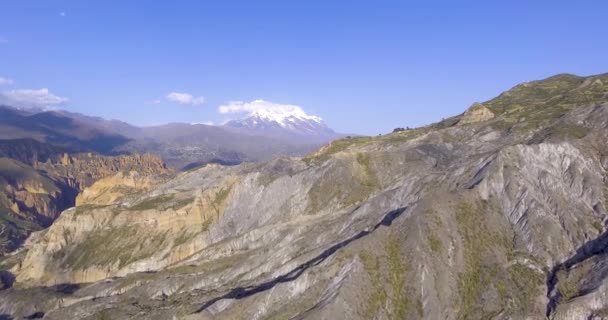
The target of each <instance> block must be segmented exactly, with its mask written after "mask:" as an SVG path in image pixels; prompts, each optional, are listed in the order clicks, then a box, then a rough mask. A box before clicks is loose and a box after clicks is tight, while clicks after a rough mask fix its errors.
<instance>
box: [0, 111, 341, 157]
mask: <svg viewBox="0 0 608 320" xmlns="http://www.w3.org/2000/svg"><path fill="white" fill-rule="evenodd" d="M260 114H272V115H273V117H260ZM277 119H278V120H279V122H277V121H276V120H277ZM283 120H285V121H283ZM249 124H253V125H249ZM341 136H343V135H340V134H337V133H335V132H334V131H333V130H331V129H329V128H328V127H327V126H326V125H325V124H324V123H323V122H322V120H321V119H320V118H318V117H315V116H308V115H306V114H305V113H303V112H301V113H300V114H297V115H294V114H290V113H288V114H281V113H279V112H277V111H268V112H267V113H264V111H263V110H260V111H258V112H257V113H255V114H253V115H251V116H250V117H249V118H247V119H244V120H239V121H232V122H229V123H227V124H226V125H224V126H211V125H204V124H186V123H170V124H166V125H159V126H151V127H136V126H133V125H130V124H128V123H125V122H122V121H117V120H106V119H103V118H99V117H90V116H86V115H82V114H78V113H72V112H67V111H56V110H54V111H45V110H34V109H17V108H13V107H8V106H0V137H1V138H0V139H1V140H13V139H24V138H27V139H34V140H37V141H40V142H44V143H47V144H50V145H52V146H55V147H61V148H64V149H67V150H69V151H71V152H88V151H93V152H98V153H101V154H106V155H116V154H125V153H145V152H150V153H154V154H157V155H158V156H160V157H161V158H162V159H163V160H164V161H165V162H166V163H167V164H169V165H170V166H172V167H175V168H177V169H190V168H192V167H196V166H200V165H204V164H206V163H210V162H216V163H222V164H238V163H241V162H243V161H260V160H267V159H270V158H272V157H274V156H277V155H281V154H282V155H304V154H306V153H308V152H310V151H312V150H314V149H316V148H318V147H319V146H320V145H323V144H325V143H327V142H329V141H331V140H333V139H336V138H338V137H341Z"/></svg>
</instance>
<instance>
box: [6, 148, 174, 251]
mask: <svg viewBox="0 0 608 320" xmlns="http://www.w3.org/2000/svg"><path fill="white" fill-rule="evenodd" d="M9 154H10V153H9ZM22 160H24V161H26V160H29V161H31V162H30V164H26V163H23V162H21V161H18V160H15V159H9V158H0V225H2V226H3V230H4V231H3V233H2V234H0V244H1V245H0V255H2V254H4V253H6V252H9V251H11V250H13V249H15V248H16V247H17V246H18V245H19V244H20V243H21V242H22V241H23V240H24V239H25V238H26V237H27V236H28V235H29V234H30V233H31V232H32V231H35V230H40V229H42V228H46V227H48V226H49V225H50V224H51V223H52V222H53V221H54V220H55V219H56V218H57V217H58V216H59V214H60V213H61V212H62V211H63V210H65V209H67V208H69V207H72V206H74V205H75V200H76V197H77V195H78V194H79V193H80V192H82V191H83V190H85V189H86V188H88V187H91V186H92V185H93V183H94V182H95V181H97V180H99V179H103V178H104V177H108V176H115V175H117V174H118V175H119V176H120V177H123V178H120V177H116V176H115V178H114V179H113V180H111V181H110V182H111V183H113V184H114V185H113V186H112V187H111V188H108V189H104V190H100V188H99V187H95V188H93V190H91V191H87V193H86V195H85V196H84V198H82V199H84V200H83V201H90V202H91V203H99V202H104V201H106V202H107V201H112V200H115V199H116V198H117V197H119V196H121V194H124V195H126V194H128V193H134V192H137V191H143V190H147V188H149V187H151V186H152V185H154V184H157V183H160V182H161V181H164V180H166V179H168V178H169V177H170V176H171V175H172V171H171V170H169V169H167V168H166V166H165V165H164V164H163V163H162V161H160V159H158V158H157V157H155V156H152V155H148V154H144V155H125V156H116V157H107V156H101V155H97V154H92V153H86V154H75V155H70V154H67V153H64V154H62V155H49V156H45V161H44V162H41V161H40V160H41V158H40V157H38V156H35V157H26V158H24V159H22ZM118 180H121V181H118ZM106 183H108V182H106ZM121 183H122V184H124V187H121ZM102 184H103V182H102ZM101 193H104V194H103V195H102V194H101ZM93 195H96V196H98V197H99V199H98V200H93V199H91V197H92V196H93Z"/></svg>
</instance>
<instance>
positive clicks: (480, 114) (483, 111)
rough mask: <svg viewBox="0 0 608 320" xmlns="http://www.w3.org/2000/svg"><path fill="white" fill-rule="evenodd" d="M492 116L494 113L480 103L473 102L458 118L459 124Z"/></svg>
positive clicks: (483, 119)
mask: <svg viewBox="0 0 608 320" xmlns="http://www.w3.org/2000/svg"><path fill="white" fill-rule="evenodd" d="M493 118H494V113H493V112H492V111H490V109H488V108H487V107H486V106H484V105H483V104H481V103H474V104H473V105H472V106H471V107H470V108H469V109H467V111H465V113H464V114H463V116H462V118H461V119H460V122H459V124H469V123H474V122H480V121H487V120H490V119H493Z"/></svg>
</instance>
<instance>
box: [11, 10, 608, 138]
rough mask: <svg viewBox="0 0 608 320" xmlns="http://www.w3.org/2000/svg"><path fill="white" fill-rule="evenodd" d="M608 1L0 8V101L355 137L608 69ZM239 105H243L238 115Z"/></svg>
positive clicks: (141, 121)
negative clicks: (257, 110) (546, 81)
mask: <svg viewBox="0 0 608 320" xmlns="http://www.w3.org/2000/svg"><path fill="white" fill-rule="evenodd" d="M606 12H608V1H555V0H554V1H518V0H514V1H465V0H463V1H422V0H421V1H381V0H379V1H352V0H351V1H337V0H336V1H331V0H330V1H327V0H324V1H316V0H307V1H263V0H261V1H230V0H226V1H154V2H153V1H146V2H144V1H108V0H105V1H80V0H79V1H53V0H45V1H33V0H32V1H30V0H14V1H10V0H5V1H1V2H0V99H3V100H4V102H6V101H12V102H15V101H17V102H18V103H21V104H23V106H25V107H31V106H37V107H40V106H42V107H48V108H59V109H65V110H69V111H73V112H80V113H84V114H88V115H95V116H102V117H105V118H113V119H119V120H123V121H127V122H130V123H133V124H136V125H156V124H162V123H167V122H189V123H214V124H222V123H223V122H225V121H227V120H229V119H235V118H239V117H244V116H246V115H247V114H246V112H245V111H246V110H236V111H234V112H222V111H225V110H229V108H223V109H222V108H221V106H226V105H230V106H232V105H235V104H236V105H239V104H240V105H251V103H254V102H255V101H259V100H263V101H266V102H268V104H269V105H273V106H276V105H287V106H296V107H300V108H302V109H303V110H304V111H305V112H306V113H308V114H311V115H317V116H320V117H321V118H323V119H324V121H325V122H326V123H327V124H328V125H329V126H330V127H331V128H333V129H335V130H336V131H339V132H343V133H357V134H370V135H374V134H379V133H386V132H390V131H391V130H392V129H393V128H395V127H405V126H410V127H416V126H420V125H424V124H428V123H432V122H434V121H438V120H441V118H445V117H448V116H451V115H455V114H459V113H461V112H463V111H464V110H465V109H466V108H468V107H469V106H470V105H471V104H472V103H473V102H476V101H486V100H489V99H491V98H492V97H495V96H497V95H498V94H500V93H501V92H503V91H505V90H507V89H509V88H511V87H512V86H514V85H516V84H518V83H521V82H525V81H530V80H537V79H542V78H546V77H549V76H551V75H554V74H558V73H573V74H577V75H592V74H599V73H606V72H608V59H607V58H606V53H607V52H608V41H607V40H608V35H607V34H606V26H605V13H606ZM230 110H232V109H230Z"/></svg>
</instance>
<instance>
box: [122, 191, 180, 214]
mask: <svg viewBox="0 0 608 320" xmlns="http://www.w3.org/2000/svg"><path fill="white" fill-rule="evenodd" d="M174 197H175V195H174V194H163V195H160V196H157V197H153V198H149V199H144V200H143V201H141V202H139V203H137V204H135V205H134V206H132V207H130V208H129V210H133V211H143V210H150V209H158V208H161V207H164V205H165V204H166V203H167V202H169V201H171V200H173V198H174Z"/></svg>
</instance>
